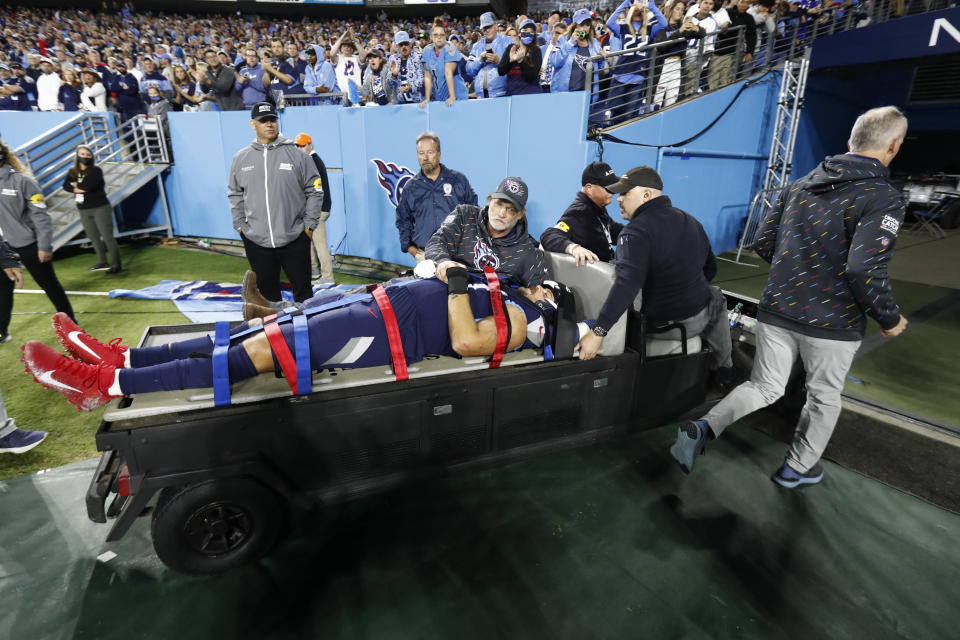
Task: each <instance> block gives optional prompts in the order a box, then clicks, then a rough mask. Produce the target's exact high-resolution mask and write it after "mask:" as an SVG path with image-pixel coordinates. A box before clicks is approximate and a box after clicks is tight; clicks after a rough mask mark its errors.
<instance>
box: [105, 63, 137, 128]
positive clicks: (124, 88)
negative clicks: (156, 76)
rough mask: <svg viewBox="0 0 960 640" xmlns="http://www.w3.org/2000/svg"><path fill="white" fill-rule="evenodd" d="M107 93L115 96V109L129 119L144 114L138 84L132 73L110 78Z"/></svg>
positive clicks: (115, 75) (114, 75) (117, 74)
mask: <svg viewBox="0 0 960 640" xmlns="http://www.w3.org/2000/svg"><path fill="white" fill-rule="evenodd" d="M106 89H107V91H110V92H112V93H115V94H117V108H118V109H119V111H120V113H121V114H123V115H124V116H125V117H127V118H129V117H131V116H135V115H137V114H139V113H144V108H143V100H142V99H141V98H140V83H139V82H137V76H135V75H133V74H132V73H129V72H128V73H125V74H124V75H120V74H119V73H115V74H113V75H111V76H110V80H109V85H108V86H107V88H106Z"/></svg>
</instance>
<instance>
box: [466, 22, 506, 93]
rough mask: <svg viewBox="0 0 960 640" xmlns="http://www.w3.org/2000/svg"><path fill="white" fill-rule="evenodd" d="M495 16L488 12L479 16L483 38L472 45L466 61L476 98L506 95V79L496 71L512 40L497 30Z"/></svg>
mask: <svg viewBox="0 0 960 640" xmlns="http://www.w3.org/2000/svg"><path fill="white" fill-rule="evenodd" d="M498 26H499V23H498V22H497V16H495V15H494V14H493V12H491V11H488V12H486V13H484V14H483V15H481V16H480V31H481V32H483V37H482V38H480V40H479V41H478V42H477V43H475V44H474V45H473V49H471V50H470V57H469V58H468V59H467V75H470V76H473V78H474V81H473V89H474V91H475V92H476V94H477V97H478V98H498V97H501V96H505V95H506V94H507V77H506V76H501V75H500V72H499V71H498V70H497V69H498V68H497V65H498V64H499V63H500V58H502V57H503V54H504V52H506V50H507V47H509V46H510V45H512V44H513V38H511V37H510V36H507V35H505V34H502V33H500V31H499V30H498V29H497V27H498Z"/></svg>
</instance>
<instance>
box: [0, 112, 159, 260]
mask: <svg viewBox="0 0 960 640" xmlns="http://www.w3.org/2000/svg"><path fill="white" fill-rule="evenodd" d="M78 145H86V146H87V147H89V148H90V149H91V150H92V152H93V156H94V160H95V162H96V165H97V166H98V167H100V169H101V170H102V171H103V179H104V182H105V183H106V192H107V197H108V198H109V200H110V204H111V205H113V206H114V207H116V206H117V205H119V204H121V203H122V202H123V201H124V200H126V199H127V198H129V197H130V196H131V195H133V194H134V193H136V192H137V191H138V190H139V189H140V188H141V187H143V186H145V185H146V184H148V183H149V182H151V181H152V180H156V181H157V187H158V189H159V191H160V202H161V204H162V205H163V224H157V225H150V226H147V227H142V228H136V229H126V230H115V236H116V237H124V236H130V235H140V234H144V233H156V232H164V233H166V235H167V237H172V236H173V229H172V227H171V223H170V210H169V207H168V205H167V195H166V191H165V190H164V186H163V177H162V176H163V172H164V171H166V170H167V169H168V168H169V167H170V164H171V162H170V151H169V147H168V146H167V136H166V133H165V132H164V128H163V126H162V123H161V122H160V121H158V120H157V119H155V118H152V117H148V116H143V115H141V116H136V117H135V118H132V119H130V120H128V121H126V122H125V123H122V124H120V125H117V124H115V120H114V114H112V113H85V112H81V113H78V114H77V115H76V116H74V117H73V118H70V119H69V120H67V121H66V122H64V123H63V124H61V125H59V126H57V127H55V128H53V129H51V130H50V131H47V132H46V133H43V134H42V135H39V136H37V137H36V138H34V139H33V140H31V141H29V142H27V143H25V144H23V145H21V146H19V147H17V148H16V149H15V150H14V153H15V154H16V155H17V157H18V158H19V159H20V161H21V162H22V163H23V165H24V166H25V167H26V168H27V169H28V170H29V171H30V172H31V173H32V174H33V176H34V178H35V179H36V180H37V183H38V184H39V185H40V189H41V190H42V191H43V194H44V197H45V198H46V201H47V211H48V212H49V214H50V216H51V218H53V249H54V250H57V249H59V248H60V247H63V246H66V245H70V244H79V243H82V242H85V241H86V240H85V238H77V235H78V234H80V233H82V232H83V227H82V225H81V224H80V218H79V216H78V215H77V207H76V203H75V202H74V197H73V195H72V194H71V193H68V192H66V191H64V190H63V189H62V186H63V181H64V178H65V177H66V175H67V172H68V171H70V168H71V167H73V164H74V159H75V157H76V148H77V146H78ZM114 225H116V220H115V221H114Z"/></svg>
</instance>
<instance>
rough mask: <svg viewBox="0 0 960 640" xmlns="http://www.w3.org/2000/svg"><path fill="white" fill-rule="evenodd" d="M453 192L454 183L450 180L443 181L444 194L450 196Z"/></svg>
mask: <svg viewBox="0 0 960 640" xmlns="http://www.w3.org/2000/svg"><path fill="white" fill-rule="evenodd" d="M451 193H453V185H452V184H450V183H449V182H444V183H443V195H445V196H448V195H450V194H451Z"/></svg>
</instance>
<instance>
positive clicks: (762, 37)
mask: <svg viewBox="0 0 960 640" xmlns="http://www.w3.org/2000/svg"><path fill="white" fill-rule="evenodd" d="M774 1H775V0H758V1H757V4H755V5H753V6H752V7H750V8H749V9H748V10H747V13H748V14H750V15H751V16H753V21H754V22H755V23H756V24H757V48H756V57H755V60H754V63H755V64H756V65H757V66H760V65H762V64H764V60H765V56H766V54H767V47H768V45H769V43H770V39H771V38H774V37H776V33H777V23H776V20H774V18H773V11H772V7H773V6H774Z"/></svg>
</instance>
